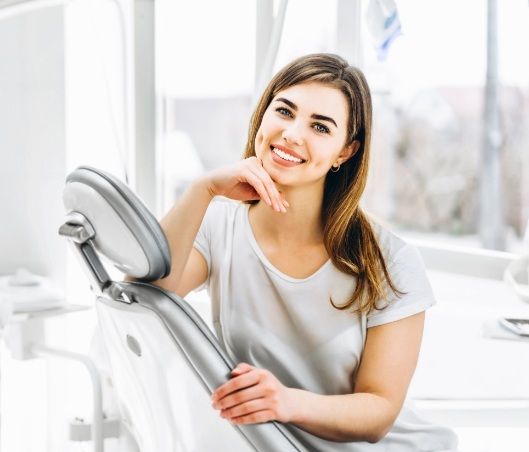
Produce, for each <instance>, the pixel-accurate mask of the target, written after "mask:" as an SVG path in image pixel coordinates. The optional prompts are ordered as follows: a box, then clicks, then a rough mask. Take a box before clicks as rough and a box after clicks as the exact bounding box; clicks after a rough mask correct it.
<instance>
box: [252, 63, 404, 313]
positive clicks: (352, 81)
mask: <svg viewBox="0 0 529 452" xmlns="http://www.w3.org/2000/svg"><path fill="white" fill-rule="evenodd" d="M308 82H319V83H322V84H325V85H328V86H331V87H333V88H337V89H339V90H340V91H341V92H342V93H343V94H344V95H345V97H346V99H347V104H348V107H349V118H348V125H347V138H346V142H345V145H344V146H349V145H351V144H353V142H354V141H358V143H359V148H358V150H357V151H356V153H355V154H354V155H353V156H352V157H351V158H349V159H348V160H347V161H346V162H345V163H343V164H342V165H341V167H340V169H339V171H337V172H332V171H329V172H328V174H327V176H326V178H325V185H324V194H323V207H322V211H321V220H322V225H323V232H324V244H325V248H326V250H327V253H328V254H329V256H330V258H331V260H332V262H333V264H334V265H335V266H336V267H337V268H338V269H339V270H340V271H342V272H344V273H347V274H350V275H353V276H355V277H356V278H357V284H356V288H355V290H354V292H353V293H352V294H351V298H350V299H349V300H348V301H347V302H346V303H344V304H342V305H340V306H337V305H336V304H335V303H334V302H333V300H332V299H331V300H330V301H331V303H332V305H333V306H334V307H335V308H336V309H342V310H344V309H348V308H350V307H351V308H353V310H354V311H360V312H364V313H365V312H368V311H370V310H371V309H373V308H376V307H377V301H379V300H381V299H383V298H385V297H386V296H387V295H388V290H389V289H391V291H393V292H394V293H395V294H396V295H400V294H402V292H400V291H399V290H398V289H397V288H396V287H395V285H394V284H393V282H392V280H391V278H390V275H389V273H388V269H387V266H386V263H385V261H384V256H383V255H382V251H381V250H380V247H379V245H378V243H377V240H376V237H375V234H374V232H373V228H372V226H371V224H370V222H369V220H368V218H367V217H366V215H365V213H364V212H363V211H362V209H361V208H360V205H359V203H360V197H361V196H362V193H363V192H364V188H365V186H366V182H367V175H368V167H369V149H370V142H371V122H372V119H371V118H372V106H371V94H370V92H369V87H368V85H367V82H366V80H365V77H364V75H363V74H362V72H361V71H360V70H359V69H357V68H355V67H353V66H349V64H348V63H347V61H345V60H344V59H343V58H341V57H339V56H337V55H332V54H322V53H319V54H312V55H306V56H303V57H301V58H298V59H296V60H294V61H293V62H292V63H290V64H289V65H287V66H286V67H284V68H283V69H282V70H280V71H279V72H278V73H277V74H276V75H275V76H274V77H273V78H272V80H271V81H270V83H269V84H268V86H267V87H266V89H265V90H264V92H263V94H262V96H261V99H260V100H259V103H258V104H257V107H256V109H255V111H254V114H253V115H252V118H251V121H250V128H249V132H248V142H247V144H246V149H245V152H244V158H248V157H252V156H254V155H255V137H256V135H257V131H258V130H259V127H260V125H261V121H262V119H263V115H264V113H265V111H266V109H267V108H268V106H269V105H270V103H271V102H272V100H273V98H274V96H275V95H276V94H277V93H278V92H279V91H282V90H284V89H286V88H289V87H291V86H294V85H298V84H300V83H308ZM249 202H251V203H253V202H257V201H249ZM357 301H358V303H356V302H357Z"/></svg>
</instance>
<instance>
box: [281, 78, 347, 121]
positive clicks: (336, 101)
mask: <svg viewBox="0 0 529 452" xmlns="http://www.w3.org/2000/svg"><path fill="white" fill-rule="evenodd" d="M280 97H283V98H286V99H288V100H290V101H291V102H294V103H295V104H296V105H297V107H298V111H299V112H300V113H301V114H308V115H311V114H313V113H315V114H319V115H325V116H330V117H331V118H333V119H334V120H335V121H336V122H337V123H338V122H340V123H342V124H345V123H346V121H347V114H348V106H347V98H346V97H345V95H344V94H343V93H342V92H341V91H340V90H339V89H337V88H334V87H333V86H329V85H325V84H323V83H316V82H311V83H302V84H300V85H294V86H290V87H289V88H285V89H284V90H281V91H279V92H278V93H277V94H276V95H275V96H274V99H273V100H274V101H275V100H277V99H279V98H280Z"/></svg>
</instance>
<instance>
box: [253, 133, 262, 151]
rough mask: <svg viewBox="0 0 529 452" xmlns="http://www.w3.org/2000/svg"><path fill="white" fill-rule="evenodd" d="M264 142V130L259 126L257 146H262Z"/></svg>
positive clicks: (256, 137)
mask: <svg viewBox="0 0 529 452" xmlns="http://www.w3.org/2000/svg"><path fill="white" fill-rule="evenodd" d="M262 142H263V132H262V130H261V129H260V128H259V130H258V131H257V134H256V135H255V148H256V149H257V148H258V147H259V146H261V143H262Z"/></svg>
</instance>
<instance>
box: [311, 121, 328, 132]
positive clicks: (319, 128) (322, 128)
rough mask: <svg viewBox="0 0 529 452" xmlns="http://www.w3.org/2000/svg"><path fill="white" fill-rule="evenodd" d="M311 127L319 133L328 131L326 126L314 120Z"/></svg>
mask: <svg viewBox="0 0 529 452" xmlns="http://www.w3.org/2000/svg"><path fill="white" fill-rule="evenodd" d="M312 127H314V130H316V132H320V133H329V132H330V130H329V128H328V127H327V126H324V125H323V124H320V123H319V122H315V123H314V124H313V125H312Z"/></svg>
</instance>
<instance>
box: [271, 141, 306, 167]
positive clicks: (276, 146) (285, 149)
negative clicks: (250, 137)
mask: <svg viewBox="0 0 529 452" xmlns="http://www.w3.org/2000/svg"><path fill="white" fill-rule="evenodd" d="M274 148H276V149H279V150H280V151H282V152H284V153H285V154H288V155H290V156H292V157H295V158H297V159H300V160H301V163H304V162H306V160H305V159H304V158H303V157H302V156H301V155H299V154H298V153H297V152H294V151H293V150H292V149H289V148H286V147H285V146H281V145H279V144H272V145H271V146H270V150H271V151H272V152H273V150H274Z"/></svg>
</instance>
